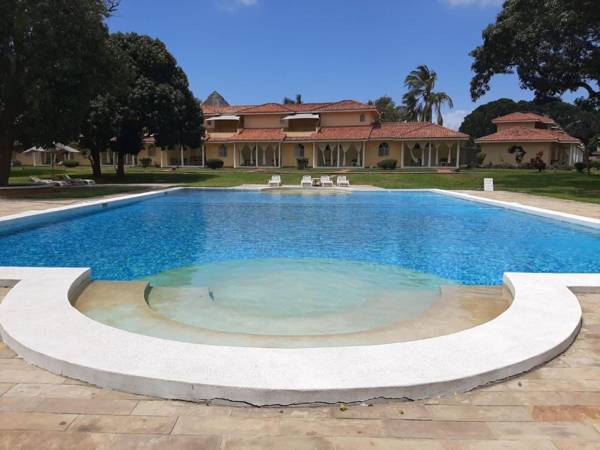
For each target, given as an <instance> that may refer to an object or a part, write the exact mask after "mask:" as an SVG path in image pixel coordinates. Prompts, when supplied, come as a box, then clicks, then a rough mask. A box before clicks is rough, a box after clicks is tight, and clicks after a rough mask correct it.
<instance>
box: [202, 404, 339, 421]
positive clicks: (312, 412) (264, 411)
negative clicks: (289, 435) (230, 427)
mask: <svg viewBox="0 0 600 450" xmlns="http://www.w3.org/2000/svg"><path fill="white" fill-rule="evenodd" d="M212 408H214V406H213V407H212ZM332 410H339V408H338V407H331V408H329V407H323V408H246V407H240V408H230V409H229V414H230V415H231V417H262V418H265V419H267V418H276V417H290V418H296V419H319V418H322V417H332V415H333V412H332ZM223 413H224V411H219V412H217V414H223Z"/></svg>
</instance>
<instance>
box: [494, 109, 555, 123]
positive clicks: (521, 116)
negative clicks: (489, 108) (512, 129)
mask: <svg viewBox="0 0 600 450" xmlns="http://www.w3.org/2000/svg"><path fill="white" fill-rule="evenodd" d="M526 122H541V123H545V124H548V125H556V122H554V120H552V119H551V118H550V117H546V116H540V115H539V114H534V113H522V112H514V113H510V114H506V115H505V116H500V117H496V118H495V119H493V120H492V123H526Z"/></svg>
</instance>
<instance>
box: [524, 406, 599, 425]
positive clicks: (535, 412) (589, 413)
mask: <svg viewBox="0 0 600 450" xmlns="http://www.w3.org/2000/svg"><path fill="white" fill-rule="evenodd" d="M531 415H532V416H533V418H534V420H536V421H538V422H585V421H588V420H598V421H600V407H598V406H573V405H562V406H538V405H536V406H534V407H533V408H532V411H531Z"/></svg>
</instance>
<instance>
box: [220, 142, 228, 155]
mask: <svg viewBox="0 0 600 450" xmlns="http://www.w3.org/2000/svg"><path fill="white" fill-rule="evenodd" d="M219 158H227V147H226V146H225V144H221V145H220V146H219Z"/></svg>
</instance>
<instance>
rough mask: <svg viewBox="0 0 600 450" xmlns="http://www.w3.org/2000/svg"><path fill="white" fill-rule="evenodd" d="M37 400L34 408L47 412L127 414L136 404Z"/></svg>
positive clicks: (58, 399) (115, 401) (55, 399)
mask: <svg viewBox="0 0 600 450" xmlns="http://www.w3.org/2000/svg"><path fill="white" fill-rule="evenodd" d="M14 398H16V397H14ZM34 399H35V397H34ZM19 400H22V399H19ZM30 400H31V399H30ZM38 400H41V402H40V403H39V404H38V406H37V407H36V408H35V410H36V411H38V412H48V413H70V414H113V415H128V414H130V413H131V412H132V411H133V409H134V408H135V407H136V405H137V401H135V400H102V399H92V400H87V399H78V398H44V399H38Z"/></svg>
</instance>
